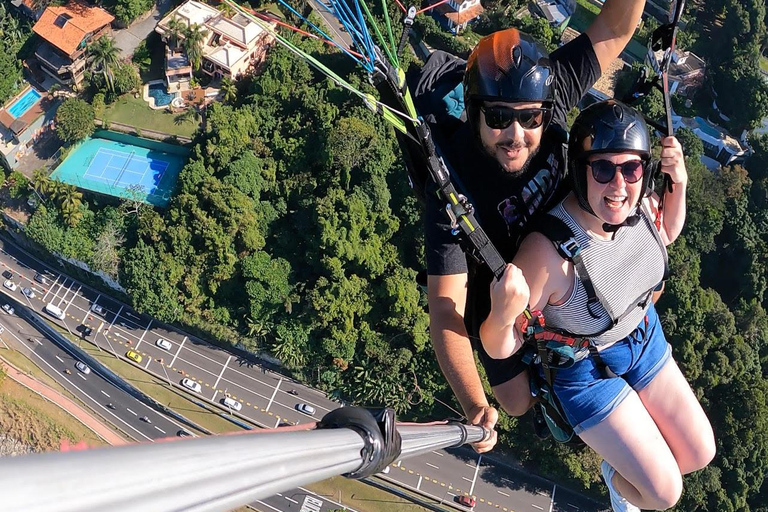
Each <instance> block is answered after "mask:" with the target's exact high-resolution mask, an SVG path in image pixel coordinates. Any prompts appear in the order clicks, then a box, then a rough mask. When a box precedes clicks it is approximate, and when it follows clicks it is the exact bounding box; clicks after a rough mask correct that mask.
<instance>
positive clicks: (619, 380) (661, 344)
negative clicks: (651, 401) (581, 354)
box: [553, 305, 672, 434]
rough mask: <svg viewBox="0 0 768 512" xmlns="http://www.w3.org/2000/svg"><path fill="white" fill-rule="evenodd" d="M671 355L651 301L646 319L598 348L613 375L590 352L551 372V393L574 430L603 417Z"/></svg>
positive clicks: (649, 379) (641, 384) (656, 372)
mask: <svg viewBox="0 0 768 512" xmlns="http://www.w3.org/2000/svg"><path fill="white" fill-rule="evenodd" d="M646 320H647V322H646ZM671 357H672V348H671V347H670V345H669V343H667V339H666V338H665V337H664V332H663V331H662V329H661V323H660V322H659V315H658V314H657V313H656V309H655V308H654V307H653V305H651V306H650V308H649V309H648V311H647V314H646V319H644V320H642V321H641V322H640V325H639V326H637V328H636V329H635V330H634V331H632V333H631V334H630V335H629V336H627V337H626V338H623V339H622V340H620V341H618V342H616V343H614V344H613V345H611V346H609V347H607V348H605V349H603V350H600V358H601V359H602V360H603V362H604V363H605V364H606V366H608V368H610V369H611V371H612V372H613V373H614V374H616V376H617V377H608V376H607V375H606V374H605V372H604V371H602V370H600V369H599V368H598V367H597V365H596V364H595V361H594V359H593V358H592V356H589V357H586V358H584V359H582V360H581V361H578V362H576V363H575V364H574V365H573V366H571V367H570V368H565V369H560V370H558V371H557V372H555V382H554V386H553V387H554V390H555V395H556V396H557V398H558V400H560V404H561V406H562V408H563V411H564V412H565V416H566V418H567V419H568V422H569V423H570V424H571V426H572V427H573V430H574V432H576V434H579V433H581V432H583V431H584V430H586V429H588V428H590V427H593V426H595V425H597V424H598V423H600V422H601V421H603V420H604V419H605V418H607V417H608V415H609V414H611V412H613V410H614V409H616V407H618V406H619V404H620V403H621V402H622V401H623V400H624V399H625V398H626V397H627V395H629V393H630V390H632V389H634V390H635V391H640V390H641V389H643V388H644V387H646V386H647V385H648V384H650V382H651V381H652V380H653V378H654V377H655V376H656V375H657V374H658V373H659V371H660V370H661V369H662V368H663V367H664V364H665V363H666V362H667V361H668V360H669V359H670V358H671Z"/></svg>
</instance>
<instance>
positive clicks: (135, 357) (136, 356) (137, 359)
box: [125, 350, 143, 363]
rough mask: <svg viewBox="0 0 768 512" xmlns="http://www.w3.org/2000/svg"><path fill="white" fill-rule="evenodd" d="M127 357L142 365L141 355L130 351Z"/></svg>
mask: <svg viewBox="0 0 768 512" xmlns="http://www.w3.org/2000/svg"><path fill="white" fill-rule="evenodd" d="M125 357H127V358H128V359H130V360H132V361H135V362H137V363H140V362H141V360H142V359H143V358H142V357H141V354H139V353H138V352H134V351H133V350H129V351H128V352H126V353H125Z"/></svg>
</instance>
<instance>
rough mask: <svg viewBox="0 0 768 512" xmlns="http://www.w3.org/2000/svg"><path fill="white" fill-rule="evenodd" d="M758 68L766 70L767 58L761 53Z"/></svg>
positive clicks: (767, 68)
mask: <svg viewBox="0 0 768 512" xmlns="http://www.w3.org/2000/svg"><path fill="white" fill-rule="evenodd" d="M760 69H762V70H763V71H768V59H767V58H765V57H763V56H762V55H761V56H760Z"/></svg>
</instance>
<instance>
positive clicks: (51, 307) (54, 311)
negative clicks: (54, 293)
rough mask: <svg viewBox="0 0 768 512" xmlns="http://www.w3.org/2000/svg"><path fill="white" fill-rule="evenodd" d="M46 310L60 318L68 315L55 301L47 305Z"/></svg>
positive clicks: (62, 318)
mask: <svg viewBox="0 0 768 512" xmlns="http://www.w3.org/2000/svg"><path fill="white" fill-rule="evenodd" d="M45 312H46V313H48V314H49V315H51V316H55V317H56V318H58V319H59V320H64V318H66V315H65V314H64V312H63V311H62V310H61V308H60V307H59V306H57V305H55V304H54V303H53V302H49V303H48V304H46V305H45Z"/></svg>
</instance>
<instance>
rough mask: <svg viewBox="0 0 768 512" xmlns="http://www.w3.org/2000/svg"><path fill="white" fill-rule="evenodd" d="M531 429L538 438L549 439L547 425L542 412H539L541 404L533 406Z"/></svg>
mask: <svg viewBox="0 0 768 512" xmlns="http://www.w3.org/2000/svg"><path fill="white" fill-rule="evenodd" d="M532 419H533V431H534V433H535V434H536V437H538V438H539V439H542V440H544V439H549V436H550V435H551V433H550V432H549V427H548V426H547V420H545V419H544V414H543V413H542V412H541V406H540V405H539V404H536V405H534V406H533V416H532Z"/></svg>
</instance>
